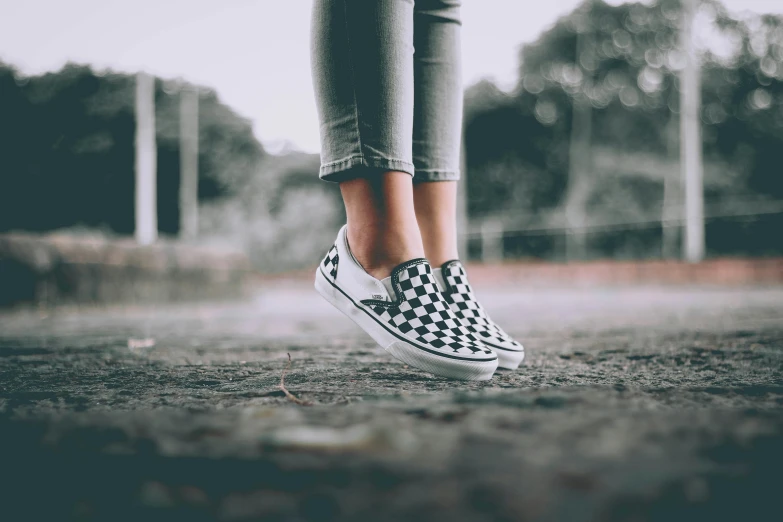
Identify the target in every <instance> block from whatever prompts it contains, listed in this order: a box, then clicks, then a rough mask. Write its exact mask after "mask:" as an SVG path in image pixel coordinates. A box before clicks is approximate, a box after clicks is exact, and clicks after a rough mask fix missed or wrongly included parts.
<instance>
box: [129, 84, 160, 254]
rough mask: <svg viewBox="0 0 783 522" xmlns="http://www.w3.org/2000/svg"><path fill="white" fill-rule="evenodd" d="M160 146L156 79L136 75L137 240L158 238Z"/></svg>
mask: <svg viewBox="0 0 783 522" xmlns="http://www.w3.org/2000/svg"><path fill="white" fill-rule="evenodd" d="M156 169H157V146H156V144H155V78H154V77H153V76H150V75H149V74H147V73H143V72H141V73H138V74H137V75H136V207H135V211H136V212H135V214H136V241H137V242H138V243H139V244H141V245H149V244H151V243H154V242H155V241H156V240H157V239H158V203H157V172H156Z"/></svg>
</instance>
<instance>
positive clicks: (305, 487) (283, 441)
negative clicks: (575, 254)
mask: <svg viewBox="0 0 783 522" xmlns="http://www.w3.org/2000/svg"><path fill="white" fill-rule="evenodd" d="M482 295H483V297H484V301H485V304H486V305H487V307H488V308H489V309H490V312H492V314H493V316H494V317H495V318H496V319H497V320H498V322H500V323H501V324H503V325H504V326H505V327H506V329H507V330H508V331H509V332H511V333H513V334H515V335H517V336H518V337H519V338H520V339H521V340H522V341H523V342H524V344H525V345H526V346H527V348H528V351H529V357H528V359H527V361H526V365H525V366H524V367H523V368H521V369H520V370H518V371H515V372H499V373H498V374H496V376H495V377H494V378H493V379H492V380H491V381H489V382H487V383H467V384H466V383H461V382H457V381H450V380H446V379H440V378H435V377H432V376H431V375H428V374H424V373H421V372H419V371H417V370H414V369H411V368H407V367H405V366H404V365H402V364H401V363H399V362H397V361H396V360H394V359H392V358H390V357H389V356H387V355H386V354H385V352H383V351H382V350H380V349H377V348H376V347H375V346H374V345H373V343H372V342H371V341H370V340H369V338H368V337H366V336H365V335H364V334H363V333H362V332H360V331H359V330H358V329H357V328H356V327H355V326H353V324H352V323H350V322H349V321H348V320H347V319H345V318H343V317H342V316H341V315H339V314H338V313H337V312H335V311H333V310H332V309H330V308H329V307H328V305H326V304H324V303H322V302H320V301H319V299H318V298H317V297H316V296H315V295H313V293H312V292H311V291H310V290H309V288H307V287H305V286H302V285H293V286H291V285H288V286H286V285H284V284H280V285H278V286H276V287H273V288H271V289H268V290H267V291H266V292H262V293H260V294H259V296H258V297H257V298H256V299H255V300H253V301H252V302H247V303H237V304H213V305H194V306H177V307H165V306H159V307H153V308H145V309H141V308H139V309H130V308H125V309H119V308H115V309H110V310H81V311H79V310H59V311H57V312H56V313H54V312H50V313H48V314H43V313H33V312H26V313H14V314H6V315H0V443H1V444H0V462H3V463H4V466H3V468H5V469H12V470H13V472H12V473H10V474H9V473H5V474H4V475H5V478H6V480H8V479H11V482H12V483H11V484H9V486H8V487H7V488H3V491H5V492H6V493H8V502H5V501H4V502H3V503H2V504H0V516H2V513H3V512H5V513H6V514H8V515H11V517H10V518H8V520H23V519H28V518H29V519H35V518H40V517H46V519H48V520H55V519H69V518H70V519H75V520H175V519H183V520H189V521H191V520H212V519H220V520H252V519H264V520H281V521H283V520H284V521H300V520H340V521H368V520H372V521H373V522H382V521H387V520H388V521H395V520H405V521H417V520H422V521H425V520H426V521H441V520H443V521H447V520H448V521H450V522H460V521H463V520H464V521H476V520H478V521H482V520H487V521H489V520H508V521H515V520H523V519H529V518H533V517H535V518H537V519H539V520H666V521H667V522H670V521H672V520H680V519H682V520H688V521H693V520H694V519H701V518H702V517H705V518H706V517H709V518H710V519H711V520H730V519H731V520H737V519H740V520H751V519H765V518H769V517H768V516H767V513H766V510H773V511H772V513H774V512H776V511H777V510H778V509H779V507H778V504H777V502H778V501H777V497H778V495H777V493H778V492H779V490H780V481H779V476H780V469H783V416H782V415H781V412H782V411H783V288H768V289H761V288H757V289H720V288H711V289H709V288H701V289H697V288H691V289H681V288H680V289H674V288H669V289H656V288H625V289H592V290H584V291H579V290H563V289H549V290H544V289H530V290H526V291H516V292H505V291H502V290H496V291H491V290H489V291H485V292H483V294H482ZM129 340H131V342H130V343H129ZM149 340H152V342H149ZM153 343H154V345H151V344H153ZM286 353H290V354H291V357H292V359H293V364H292V367H291V370H290V371H289V373H288V376H287V378H286V385H287V387H288V389H289V390H290V391H291V392H292V393H294V394H295V395H296V396H297V397H299V398H301V399H303V400H306V401H312V402H313V403H314V406H313V407H302V406H298V405H296V404H293V403H291V402H290V401H288V400H287V399H286V398H285V396H284V394H283V392H282V391H281V390H279V389H278V384H279V381H280V375H281V372H282V370H283V368H284V367H285V364H286V361H287V358H286ZM3 518H5V517H3Z"/></svg>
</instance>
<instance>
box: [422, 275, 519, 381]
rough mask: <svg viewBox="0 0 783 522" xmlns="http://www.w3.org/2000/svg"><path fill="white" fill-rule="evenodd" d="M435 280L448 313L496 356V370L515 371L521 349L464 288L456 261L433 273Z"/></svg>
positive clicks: (471, 290)
mask: <svg viewBox="0 0 783 522" xmlns="http://www.w3.org/2000/svg"><path fill="white" fill-rule="evenodd" d="M435 279H436V280H437V281H438V284H439V285H440V289H441V290H442V291H443V295H444V297H445V298H446V301H447V302H448V303H449V306H450V307H451V310H452V311H453V312H454V313H455V314H456V315H457V317H458V318H459V319H460V320H461V321H462V324H463V325H464V326H465V328H467V329H468V330H469V331H470V332H472V333H474V334H475V335H476V336H477V337H478V338H479V339H480V340H481V342H482V343H484V344H485V345H487V346H489V347H490V348H492V349H493V350H495V352H496V353H497V354H498V366H499V367H500V368H506V369H508V370H515V369H517V367H519V365H520V363H521V362H522V360H523V359H524V358H525V348H524V347H523V346H522V345H521V344H519V343H518V342H516V341H515V340H514V339H512V338H511V336H510V335H508V334H507V333H506V332H504V331H503V329H502V328H500V327H499V326H498V325H497V324H495V322H494V321H493V320H492V319H490V318H489V315H488V314H487V312H486V310H484V307H483V306H481V303H479V302H478V299H476V295H475V294H474V293H473V289H472V288H471V287H470V284H468V276H467V274H466V273H465V267H463V266H462V263H460V262H459V261H457V260H454V261H447V262H446V263H444V264H443V266H441V268H440V269H439V270H435Z"/></svg>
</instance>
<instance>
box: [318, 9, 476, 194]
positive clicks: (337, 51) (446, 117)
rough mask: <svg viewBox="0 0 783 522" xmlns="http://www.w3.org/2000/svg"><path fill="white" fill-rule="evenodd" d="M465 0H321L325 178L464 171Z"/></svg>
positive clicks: (421, 177) (418, 177) (448, 175)
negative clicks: (462, 40)
mask: <svg viewBox="0 0 783 522" xmlns="http://www.w3.org/2000/svg"><path fill="white" fill-rule="evenodd" d="M460 30H461V21H460V1H459V0H314V8H313V18H312V41H311V52H312V69H313V86H314V89H315V97H316V103H317V106H318V113H319V119H320V132H321V169H320V177H321V178H322V179H325V180H328V181H343V180H346V179H351V178H355V177H367V176H371V175H373V174H377V173H379V172H385V171H389V170H396V171H402V172H407V173H409V174H411V175H414V181H415V182H421V181H447V180H457V179H459V154H460V137H461V133H462V128H461V127H462V96H463V93H462V79H461V60H460Z"/></svg>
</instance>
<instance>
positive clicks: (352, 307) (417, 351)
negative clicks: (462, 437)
mask: <svg viewBox="0 0 783 522" xmlns="http://www.w3.org/2000/svg"><path fill="white" fill-rule="evenodd" d="M315 289H316V291H317V292H318V293H319V294H321V295H322V296H323V298H324V299H326V300H327V301H329V302H330V303H331V304H332V306H334V307H335V308H337V309H338V310H340V311H341V312H342V313H344V314H345V315H347V316H348V317H350V318H351V319H352V320H353V322H355V323H356V324H357V325H359V327H360V328H361V329H362V330H364V331H365V332H367V333H368V334H369V335H370V337H372V338H373V339H374V340H375V342H377V343H378V344H379V345H380V346H381V347H382V348H384V349H385V350H386V351H387V352H389V353H390V354H391V355H392V356H393V357H394V358H396V359H399V360H400V361H402V362H404V363H405V364H409V365H410V366H413V367H414V368H418V369H420V370H424V371H425V372H430V373H433V374H435V375H440V376H442V377H451V378H452V379H462V380H467V381H487V380H489V379H491V378H492V374H493V373H495V370H496V369H497V367H498V360H497V359H491V360H482V361H472V360H467V359H458V358H450V357H448V356H445V355H435V354H432V353H429V352H427V351H425V350H424V349H422V348H418V347H416V346H415V345H414V344H413V343H412V342H408V341H405V340H403V339H401V338H400V337H404V336H402V334H399V337H398V336H397V335H395V334H393V333H392V332H390V331H389V330H387V329H386V328H385V327H384V326H383V325H382V324H381V323H380V322H379V321H378V320H376V319H375V318H374V317H373V316H374V312H373V311H372V310H370V309H369V308H366V307H364V305H362V304H361V303H360V302H359V301H358V300H355V299H353V298H351V297H350V296H348V295H347V294H346V293H344V292H343V291H341V290H340V289H339V288H337V287H336V286H335V285H334V284H333V283H332V282H331V281H329V280H328V279H327V278H326V276H325V275H324V274H323V272H322V271H321V269H320V267H319V268H318V269H317V270H316V271H315ZM371 314H372V315H371Z"/></svg>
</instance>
